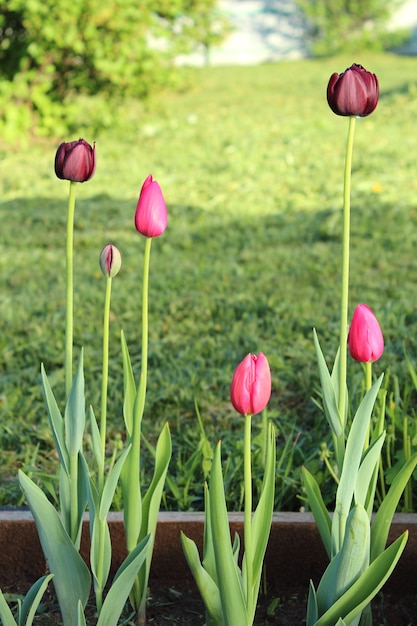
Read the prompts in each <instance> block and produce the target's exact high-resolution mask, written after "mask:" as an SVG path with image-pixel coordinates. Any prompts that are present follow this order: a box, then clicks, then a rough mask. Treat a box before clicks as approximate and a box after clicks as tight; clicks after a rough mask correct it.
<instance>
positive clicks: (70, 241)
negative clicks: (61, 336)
mask: <svg viewBox="0 0 417 626" xmlns="http://www.w3.org/2000/svg"><path fill="white" fill-rule="evenodd" d="M76 184H77V183H74V182H72V181H71V182H70V188H69V198H68V214H67V249H66V269H67V302H66V322H65V393H66V396H67V397H68V396H69V393H70V391H71V385H72V347H73V333H74V328H73V325H74V321H73V320H74V258H73V257H74V250H73V248H74V215H75V186H76Z"/></svg>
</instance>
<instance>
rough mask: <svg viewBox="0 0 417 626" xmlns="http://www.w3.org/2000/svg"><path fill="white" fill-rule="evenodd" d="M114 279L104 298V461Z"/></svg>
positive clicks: (102, 385) (102, 387)
mask: <svg viewBox="0 0 417 626" xmlns="http://www.w3.org/2000/svg"><path fill="white" fill-rule="evenodd" d="M111 285H112V277H111V276H107V279H106V295H105V298H104V316H103V370H102V377H101V414H100V439H101V451H102V457H103V460H104V458H105V453H106V422H107V387H108V382H109V326H110V299H111Z"/></svg>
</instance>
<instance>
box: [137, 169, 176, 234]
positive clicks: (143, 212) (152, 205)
mask: <svg viewBox="0 0 417 626" xmlns="http://www.w3.org/2000/svg"><path fill="white" fill-rule="evenodd" d="M167 222H168V215H167V208H166V204H165V200H164V196H163V195H162V191H161V187H160V186H159V184H158V183H157V182H156V180H153V179H152V175H151V174H149V176H148V178H147V179H146V180H145V182H144V183H143V185H142V189H141V191H140V195H139V200H138V204H137V206H136V213H135V226H136V230H137V231H138V232H140V233H141V235H144V236H145V237H159V235H162V233H163V232H165V229H166V227H167Z"/></svg>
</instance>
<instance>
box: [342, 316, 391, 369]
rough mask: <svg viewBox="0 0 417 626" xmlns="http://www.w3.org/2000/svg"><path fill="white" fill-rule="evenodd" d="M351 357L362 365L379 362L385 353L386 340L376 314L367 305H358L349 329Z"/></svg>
mask: <svg viewBox="0 0 417 626" xmlns="http://www.w3.org/2000/svg"><path fill="white" fill-rule="evenodd" d="M348 346H349V352H350V354H351V356H352V357H353V358H354V359H356V361H360V362H361V363H369V362H373V361H377V360H378V359H379V358H380V356H381V355H382V353H383V352H384V338H383V336H382V331H381V327H380V325H379V323H378V320H377V319H376V317H375V315H374V312H373V311H372V309H370V308H369V307H368V306H366V304H358V306H357V307H356V309H355V311H354V313H353V317H352V323H351V325H350V329H349V336H348Z"/></svg>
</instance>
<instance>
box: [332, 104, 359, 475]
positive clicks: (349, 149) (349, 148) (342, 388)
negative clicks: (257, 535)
mask: <svg viewBox="0 0 417 626" xmlns="http://www.w3.org/2000/svg"><path fill="white" fill-rule="evenodd" d="M355 121H356V118H355V117H353V116H351V117H350V118H349V130H348V138H347V144H346V157H345V172H344V188H343V242H342V297H341V307H340V372H339V375H340V378H339V414H340V419H341V422H342V425H343V429H344V427H345V422H346V403H347V398H346V375H347V374H346V371H347V332H348V302H349V245H350V188H351V176H352V153H353V137H354V131H355ZM343 457H344V440H343V442H342V441H340V439H339V441H338V446H337V464H338V469H339V475H340V474H341V470H342V464H343Z"/></svg>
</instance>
